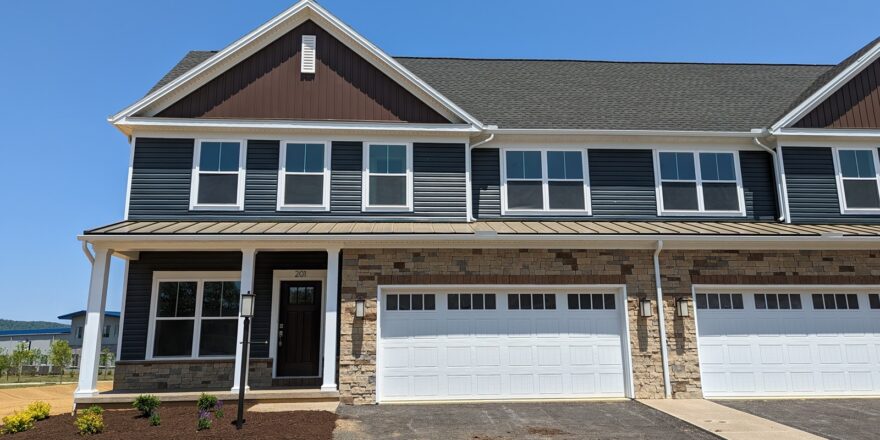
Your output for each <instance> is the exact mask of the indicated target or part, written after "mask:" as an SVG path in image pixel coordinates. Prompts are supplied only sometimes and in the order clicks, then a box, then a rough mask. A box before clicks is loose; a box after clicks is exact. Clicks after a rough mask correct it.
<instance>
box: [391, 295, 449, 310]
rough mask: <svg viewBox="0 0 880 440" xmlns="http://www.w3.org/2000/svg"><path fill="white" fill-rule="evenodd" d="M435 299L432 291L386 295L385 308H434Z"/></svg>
mask: <svg viewBox="0 0 880 440" xmlns="http://www.w3.org/2000/svg"><path fill="white" fill-rule="evenodd" d="M436 301H437V298H435V295H434V294H433V293H426V294H412V295H409V294H407V295H388V296H386V297H385V310H404V311H405V310H434V309H435V308H436Z"/></svg>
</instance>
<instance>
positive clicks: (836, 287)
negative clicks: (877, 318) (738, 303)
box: [693, 284, 880, 309]
mask: <svg viewBox="0 0 880 440" xmlns="http://www.w3.org/2000/svg"><path fill="white" fill-rule="evenodd" d="M693 291H694V293H695V294H696V293H806V294H809V293H877V292H878V291H880V284H694V285H693ZM694 304H696V302H694ZM694 309H696V306H695V307H694Z"/></svg>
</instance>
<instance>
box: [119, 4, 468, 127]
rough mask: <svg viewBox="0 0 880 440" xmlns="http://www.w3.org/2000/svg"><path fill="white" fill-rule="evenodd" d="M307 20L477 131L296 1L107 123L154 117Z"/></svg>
mask: <svg viewBox="0 0 880 440" xmlns="http://www.w3.org/2000/svg"><path fill="white" fill-rule="evenodd" d="M308 19H312V20H314V21H316V23H317V24H318V25H319V26H321V27H322V29H324V30H325V31H327V32H328V33H330V34H331V35H333V36H334V37H335V38H337V39H339V40H340V41H341V42H343V44H346V45H347V46H349V47H350V48H351V49H352V50H354V51H355V52H356V53H358V54H359V55H361V56H363V57H364V59H365V60H367V61H368V62H370V63H371V64H372V65H373V66H375V67H376V68H378V69H379V70H381V71H383V72H384V73H386V74H388V75H389V76H390V77H391V78H392V79H394V80H396V81H397V82H398V83H399V84H400V85H401V86H403V87H404V88H405V89H407V90H409V91H410V92H412V93H414V94H415V95H416V96H417V97H421V98H423V99H424V98H429V99H428V100H429V101H434V102H433V103H432V102H426V104H428V105H429V106H430V107H432V108H434V109H435V110H437V111H438V112H439V113H441V114H445V115H446V116H447V117H449V116H455V117H457V118H459V119H461V120H464V121H466V122H468V123H469V124H472V125H476V126H482V124H481V123H480V122H479V121H478V120H477V119H476V118H474V117H473V116H471V115H470V114H468V113H467V112H465V111H464V110H463V109H461V108H460V107H458V106H457V105H456V104H454V103H453V102H452V101H450V100H449V99H448V98H446V97H445V96H443V95H442V94H440V93H439V92H437V91H436V90H434V89H433V88H432V87H431V86H429V85H428V84H427V83H425V82H424V81H422V80H421V79H419V78H418V77H417V76H416V75H414V74H413V73H412V72H410V71H409V70H407V69H406V68H405V67H403V66H402V65H401V64H400V63H398V62H397V61H396V60H395V59H394V58H392V57H390V56H388V55H387V54H385V53H384V52H382V51H381V50H380V49H379V48H378V47H376V46H375V45H373V44H372V43H370V42H369V41H367V40H366V39H365V38H364V37H362V36H361V35H359V34H358V33H357V32H355V31H354V30H353V29H351V28H350V27H348V26H347V25H346V24H345V23H343V22H341V21H340V20H339V19H338V18H336V17H334V16H333V15H331V14H330V13H329V12H327V11H326V10H325V9H324V8H322V7H321V6H320V5H318V4H317V3H315V2H314V1H312V0H301V1H300V2H297V3H296V4H295V5H293V6H291V7H290V8H288V9H287V10H286V11H284V12H282V13H281V14H279V15H277V16H275V17H274V18H272V19H271V20H269V21H268V22H266V23H264V24H263V25H262V26H260V27H258V28H257V29H255V30H253V31H251V32H250V33H248V34H247V35H245V36H244V37H242V38H240V39H238V40H236V41H235V42H233V43H232V44H230V45H229V46H227V47H226V48H224V49H223V50H221V51H220V52H218V53H216V54H214V55H213V56H212V57H210V58H209V59H207V60H205V61H204V62H202V63H200V64H199V65H197V66H196V67H194V68H192V69H190V70H189V71H187V72H186V73H184V74H183V75H181V76H180V77H178V78H175V79H174V80H173V81H171V82H169V83H168V84H166V85H164V86H162V87H161V88H159V89H158V90H156V91H154V92H153V93H150V94H149V95H147V96H145V97H143V98H141V99H140V100H138V101H137V102H135V103H134V104H132V105H130V106H128V107H126V108H125V109H124V110H122V111H120V112H119V113H117V114H116V115H113V116H111V117H110V118H109V119H108V121H109V122H111V123H113V124H117V123H119V122H120V121H121V120H122V119H123V118H126V117H130V116H132V115H134V114H136V113H138V112H140V111H143V110H152V111H151V112H148V115H149V116H152V115H154V114H156V113H158V112H159V111H161V109H163V108H164V107H163V106H162V104H164V105H165V106H167V105H170V104H171V102H168V101H170V100H171V99H173V98H174V97H175V96H179V95H183V94H186V93H188V92H190V91H192V90H195V89H196V88H198V87H199V86H201V85H202V84H204V83H206V82H207V81H210V80H211V79H213V78H215V77H216V76H218V75H219V74H221V73H222V72H224V71H226V70H227V69H228V67H227V66H228V65H229V64H233V65H234V63H236V62H237V61H238V59H240V58H244V57H246V56H248V55H250V54H252V53H254V52H256V51H257V50H259V49H261V48H262V47H265V46H266V45H267V44H269V43H271V41H274V38H275V35H277V34H280V33H283V32H286V31H288V30H290V29H293V28H294V27H295V26H298V25H299V24H301V23H303V22H305V21H306V20H308ZM351 43H353V44H351ZM438 104H439V105H438Z"/></svg>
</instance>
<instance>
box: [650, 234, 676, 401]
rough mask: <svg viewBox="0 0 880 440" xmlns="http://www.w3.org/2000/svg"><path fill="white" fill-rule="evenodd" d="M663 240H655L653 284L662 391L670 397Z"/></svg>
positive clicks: (670, 384)
mask: <svg viewBox="0 0 880 440" xmlns="http://www.w3.org/2000/svg"><path fill="white" fill-rule="evenodd" d="M662 250H663V240H657V248H656V249H655V250H654V284H655V285H656V286H657V319H658V320H659V321H660V357H661V358H662V362H663V391H664V393H665V395H666V398H667V399H669V398H670V397H672V383H671V382H670V380H669V349H668V348H667V347H666V314H665V313H664V310H663V309H664V304H663V287H662V285H661V284H660V251H662Z"/></svg>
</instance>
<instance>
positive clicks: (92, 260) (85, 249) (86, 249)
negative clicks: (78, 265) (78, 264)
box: [82, 240, 95, 264]
mask: <svg viewBox="0 0 880 440" xmlns="http://www.w3.org/2000/svg"><path fill="white" fill-rule="evenodd" d="M82 251H83V253H84V254H86V258H88V259H89V263H90V264H95V255H94V254H92V251H90V250H89V242H88V241H86V240H83V241H82Z"/></svg>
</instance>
